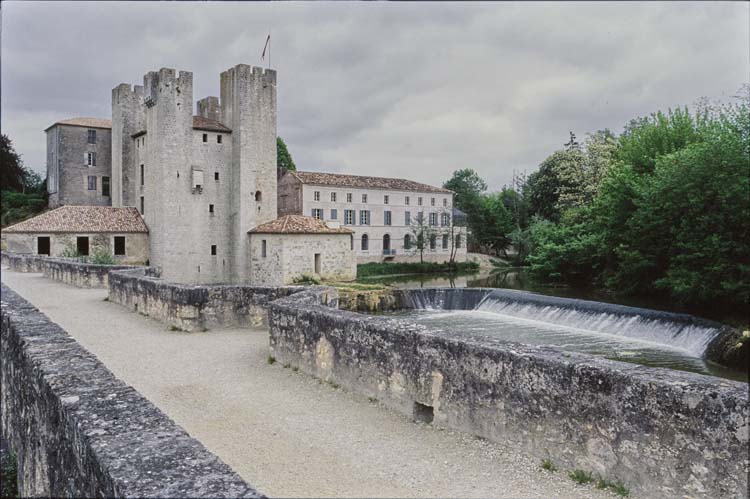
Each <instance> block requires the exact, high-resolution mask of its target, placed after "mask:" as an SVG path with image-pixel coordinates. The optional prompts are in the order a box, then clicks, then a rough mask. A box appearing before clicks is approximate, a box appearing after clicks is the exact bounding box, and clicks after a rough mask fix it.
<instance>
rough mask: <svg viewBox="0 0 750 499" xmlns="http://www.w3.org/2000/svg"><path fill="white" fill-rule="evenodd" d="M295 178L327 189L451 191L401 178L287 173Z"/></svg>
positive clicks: (447, 192) (299, 172)
mask: <svg viewBox="0 0 750 499" xmlns="http://www.w3.org/2000/svg"><path fill="white" fill-rule="evenodd" d="M287 174H292V175H294V176H295V177H297V178H298V179H299V180H300V181H301V182H302V183H303V184H312V185H322V186H329V187H353V188H358V189H386V190H391V191H413V192H439V193H444V194H450V193H452V192H453V191H450V190H448V189H443V188H442V187H434V186H432V185H427V184H422V183H419V182H414V181H413V180H406V179H402V178H386V177H366V176H362V175H344V174H341V173H322V172H301V171H287Z"/></svg>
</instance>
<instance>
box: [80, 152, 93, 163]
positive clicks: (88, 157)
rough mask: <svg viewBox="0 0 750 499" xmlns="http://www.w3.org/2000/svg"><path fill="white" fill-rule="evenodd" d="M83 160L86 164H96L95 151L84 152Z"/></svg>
mask: <svg viewBox="0 0 750 499" xmlns="http://www.w3.org/2000/svg"><path fill="white" fill-rule="evenodd" d="M83 161H84V164H85V165H86V166H96V153H95V152H87V153H84V154H83Z"/></svg>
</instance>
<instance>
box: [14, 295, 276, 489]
mask: <svg viewBox="0 0 750 499" xmlns="http://www.w3.org/2000/svg"><path fill="white" fill-rule="evenodd" d="M1 316H2V326H1V329H0V343H1V345H2V349H1V351H2V367H1V371H0V383H1V386H2V436H3V440H5V441H7V442H8V444H9V446H10V447H11V449H12V450H13V452H14V453H15V455H16V456H17V459H18V485H19V497H29V496H47V497H262V496H261V495H260V494H259V493H258V492H257V491H256V490H255V489H254V488H253V487H252V486H251V485H249V484H248V483H246V482H245V481H244V480H242V478H241V477H240V476H239V475H237V474H236V473H235V472H234V471H232V469H231V468H230V467H229V466H228V465H226V464H225V463H224V462H222V461H221V460H220V459H219V458H218V457H216V456H215V455H213V454H211V453H210V452H209V451H208V450H207V449H206V448H205V447H204V446H203V445H202V444H201V443H200V442H198V441H197V440H195V439H193V438H191V437H190V435H188V434H187V432H185V430H183V429H182V428H180V427H179V426H178V425H177V424H175V423H174V422H173V421H172V420H171V419H169V418H168V417H167V416H166V415H165V414H164V413H162V412H161V411H160V410H159V409H158V408H156V407H155V406H154V405H153V404H151V402H149V401H148V400H146V399H145V398H144V397H143V396H141V395H140V394H139V393H138V392H137V391H136V390H135V389H133V388H132V387H130V386H128V385H126V384H125V383H123V382H122V381H120V380H118V379H117V378H116V377H115V376H114V375H113V374H112V373H111V372H110V371H109V370H107V368H106V367H105V366H104V365H103V364H102V363H101V362H99V360H98V359H97V358H96V357H95V356H94V355H92V354H91V353H89V352H88V351H86V350H84V349H83V348H82V347H81V346H80V345H79V344H78V343H76V342H75V340H73V339H72V338H71V337H70V336H69V335H68V334H67V333H66V332H65V331H64V330H62V329H61V328H60V327H59V326H58V325H56V324H54V323H52V322H51V321H49V319H47V318H46V317H45V316H44V315H43V314H42V313H41V312H39V311H38V310H37V309H36V308H34V307H33V306H32V305H31V304H29V303H28V302H26V301H25V300H23V299H22V298H21V297H20V296H18V295H17V294H16V293H14V292H13V291H11V290H10V289H9V288H7V287H6V286H4V285H3V286H2V307H1Z"/></svg>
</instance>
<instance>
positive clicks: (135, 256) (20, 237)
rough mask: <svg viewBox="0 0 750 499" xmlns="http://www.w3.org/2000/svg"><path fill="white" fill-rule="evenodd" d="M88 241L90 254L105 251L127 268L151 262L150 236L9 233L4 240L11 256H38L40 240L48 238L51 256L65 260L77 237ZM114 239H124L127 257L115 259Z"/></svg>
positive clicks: (91, 233)
mask: <svg viewBox="0 0 750 499" xmlns="http://www.w3.org/2000/svg"><path fill="white" fill-rule="evenodd" d="M79 236H80V237H88V238H89V253H90V254H93V253H94V252H95V251H97V250H102V249H103V250H105V251H106V252H107V253H109V254H110V255H111V256H112V258H113V259H114V260H115V261H116V262H118V263H120V264H127V265H142V264H145V263H146V262H147V261H148V233H147V232H125V233H103V232H89V233H87V232H80V233H64V234H63V233H59V232H33V233H29V232H6V233H3V235H2V239H3V242H4V245H3V246H4V248H5V249H7V250H8V251H10V252H12V253H27V254H31V255H36V254H38V252H39V237H49V242H50V256H52V257H62V255H63V254H64V252H65V251H66V250H70V249H75V248H76V238H77V237H79ZM115 236H120V237H124V238H125V254H124V255H115V254H114V252H115V251H114V246H115Z"/></svg>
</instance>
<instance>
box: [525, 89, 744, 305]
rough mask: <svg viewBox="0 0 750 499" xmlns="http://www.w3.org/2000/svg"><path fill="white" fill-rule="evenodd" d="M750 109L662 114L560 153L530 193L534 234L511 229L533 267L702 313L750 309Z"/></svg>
mask: <svg viewBox="0 0 750 499" xmlns="http://www.w3.org/2000/svg"><path fill="white" fill-rule="evenodd" d="M749 104H750V96H742V100H741V102H739V103H734V104H730V105H724V106H707V105H704V106H703V107H701V108H700V109H699V111H698V112H697V113H695V114H692V115H691V114H690V113H689V112H688V110H687V109H684V110H682V109H680V110H676V111H669V112H668V113H666V114H664V113H655V114H653V115H652V116H651V117H649V118H641V119H638V120H633V121H632V122H631V123H630V124H629V125H628V126H627V127H626V130H625V132H624V133H623V135H622V136H621V137H620V138H619V139H618V140H617V141H616V142H615V141H614V140H613V139H612V137H611V134H605V133H601V132H600V133H598V134H596V135H594V136H591V137H589V138H588V139H587V141H586V146H585V147H584V148H583V149H580V150H578V149H569V150H566V151H557V152H555V153H554V154H552V155H551V156H550V157H549V158H547V160H545V161H544V162H543V163H542V165H541V167H540V170H539V172H536V173H534V174H532V175H531V176H530V177H529V182H527V184H526V186H525V188H524V196H526V197H527V198H528V202H529V206H530V212H531V213H534V214H536V218H533V219H532V222H531V223H530V228H529V231H528V236H529V237H528V238H524V234H523V232H515V233H512V235H511V241H514V242H515V241H519V244H520V245H521V246H524V245H525V246H526V247H527V248H528V249H529V251H530V254H529V255H528V257H527V258H526V260H527V261H528V263H529V264H530V265H531V269H532V272H533V274H534V275H535V276H536V277H537V278H540V279H542V280H546V281H558V282H561V283H567V284H575V285H586V286H589V285H593V286H597V287H600V288H604V289H607V290H609V291H610V292H611V293H612V294H618V295H634V294H638V295H641V296H658V297H661V298H665V299H669V300H671V301H672V302H673V303H676V304H678V305H681V306H683V307H690V308H693V309H705V308H707V307H711V308H716V307H720V306H723V307H724V308H726V309H730V308H732V307H735V308H736V307H747V306H748V304H750V196H749V195H748V193H749V192H750V111H749V109H750V106H749ZM576 155H577V156H576Z"/></svg>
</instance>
